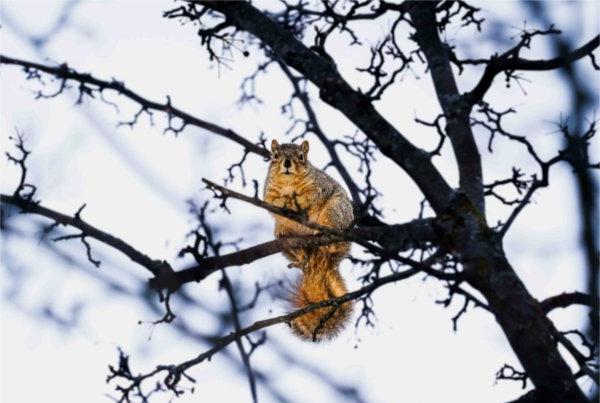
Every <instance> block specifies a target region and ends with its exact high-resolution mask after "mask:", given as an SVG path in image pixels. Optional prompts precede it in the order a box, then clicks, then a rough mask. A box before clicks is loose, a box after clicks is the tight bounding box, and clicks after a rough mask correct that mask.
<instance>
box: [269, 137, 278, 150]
mask: <svg viewBox="0 0 600 403" xmlns="http://www.w3.org/2000/svg"><path fill="white" fill-rule="evenodd" d="M278 148H279V143H278V142H277V140H275V139H273V140H272V141H271V152H272V153H274V152H275V151H277V149H278Z"/></svg>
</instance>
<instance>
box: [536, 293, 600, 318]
mask: <svg viewBox="0 0 600 403" xmlns="http://www.w3.org/2000/svg"><path fill="white" fill-rule="evenodd" d="M540 304H541V305H542V309H543V310H544V312H546V314H548V313H550V312H551V311H553V310H554V309H557V308H567V307H569V306H571V305H585V306H589V307H590V308H594V309H595V310H596V314H598V306H600V301H599V300H598V299H597V298H594V297H592V296H591V295H588V294H584V293H582V292H579V291H574V292H563V293H562V294H559V295H555V296H553V297H548V298H546V299H545V300H543V301H542V302H540Z"/></svg>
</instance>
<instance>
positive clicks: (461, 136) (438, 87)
mask: <svg viewBox="0 0 600 403" xmlns="http://www.w3.org/2000/svg"><path fill="white" fill-rule="evenodd" d="M435 6H436V3H435V2H415V3H412V4H411V7H410V9H409V12H410V15H411V18H412V23H413V26H414V27H415V29H416V34H415V37H416V40H417V42H418V44H419V46H420V48H421V50H422V51H423V53H424V54H425V57H426V58H427V64H428V66H429V70H430V71H431V78H432V79H433V84H434V86H435V91H436V94H437V98H438V101H439V103H440V105H441V107H442V110H443V111H444V117H445V118H446V133H447V134H448V137H449V138H450V142H451V143H452V148H453V149H454V155H455V156H456V162H457V164H458V173H459V181H460V187H461V189H462V190H463V191H464V192H465V194H466V195H467V196H468V197H469V199H470V200H471V202H472V203H473V204H474V205H475V206H477V208H478V209H479V211H480V212H481V213H482V214H485V198H484V195H483V176H482V172H481V157H480V155H479V151H478V150H477V144H475V139H474V137H473V131H472V129H471V124H470V122H469V113H470V108H468V107H466V105H465V104H464V102H462V98H461V96H460V93H459V92H458V87H457V85H456V80H455V79H454V73H453V72H452V67H451V65H450V58H449V51H448V45H447V44H444V43H442V41H441V39H440V36H439V34H438V25H437V21H436V15H435Z"/></svg>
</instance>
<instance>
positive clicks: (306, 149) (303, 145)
mask: <svg viewBox="0 0 600 403" xmlns="http://www.w3.org/2000/svg"><path fill="white" fill-rule="evenodd" d="M300 148H302V151H303V152H304V154H308V148H309V147H308V140H304V141H303V142H302V144H300Z"/></svg>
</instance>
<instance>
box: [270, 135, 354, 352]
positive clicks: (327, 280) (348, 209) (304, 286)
mask: <svg viewBox="0 0 600 403" xmlns="http://www.w3.org/2000/svg"><path fill="white" fill-rule="evenodd" d="M308 149H309V144H308V142H307V141H305V142H303V143H302V145H300V146H298V145H294V144H281V145H279V144H278V143H277V142H276V141H275V140H273V143H272V145H271V153H272V159H271V165H270V166H269V172H268V175H267V181H266V183H265V192H264V200H265V201H266V202H268V203H271V204H274V205H276V206H279V207H285V208H289V209H293V210H298V211H306V212H307V214H308V219H309V220H310V221H313V222H316V223H319V224H321V225H325V226H328V227H332V228H336V229H345V228H348V227H349V226H350V225H351V224H352V220H353V219H354V216H353V212H352V203H351V202H350V200H349V199H348V196H347V195H346V192H345V191H344V189H343V188H342V187H341V186H340V185H339V184H338V183H337V182H336V181H335V180H334V179H333V178H331V177H330V176H329V175H327V174H326V173H324V172H322V171H320V170H318V169H317V168H315V167H314V166H313V165H311V164H310V162H308V159H307V156H308ZM273 217H274V218H275V236H276V237H277V238H281V237H284V236H293V235H313V234H315V233H316V231H314V230H312V229H310V228H308V227H306V226H304V225H302V224H299V223H297V222H295V221H292V220H289V219H287V218H285V217H282V216H278V215H274V216H273ZM349 251H350V243H349V242H340V243H336V244H331V245H327V246H321V247H317V248H295V249H293V250H286V251H284V255H285V256H286V257H287V258H288V260H290V262H291V265H292V266H295V267H298V268H300V269H302V272H303V274H302V277H301V278H300V280H299V281H298V282H297V284H296V285H295V289H294V291H293V292H292V295H291V296H290V301H291V303H292V307H293V308H295V309H300V308H304V307H305V306H307V305H309V304H312V303H315V302H318V301H323V300H327V299H330V298H334V297H339V296H341V295H344V294H345V293H346V292H347V289H346V285H345V283H344V279H343V278H342V276H341V275H340V273H339V264H340V262H341V260H342V259H343V258H344V257H345V256H346V255H347V254H348V253H349ZM351 314H352V304H351V303H350V302H347V303H344V304H342V305H340V306H333V307H327V308H321V309H317V310H315V311H312V312H310V313H307V314H305V315H303V316H301V317H299V318H297V319H295V320H294V321H292V329H293V331H294V333H295V334H297V335H298V336H300V337H301V338H303V339H305V340H312V341H321V340H326V339H331V338H333V337H335V336H336V335H337V334H338V333H339V331H340V330H342V329H343V328H344V326H345V325H346V323H347V322H348V320H349V319H350V316H351Z"/></svg>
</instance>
